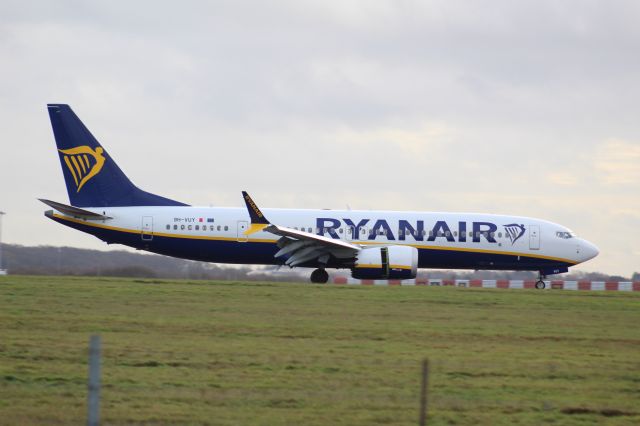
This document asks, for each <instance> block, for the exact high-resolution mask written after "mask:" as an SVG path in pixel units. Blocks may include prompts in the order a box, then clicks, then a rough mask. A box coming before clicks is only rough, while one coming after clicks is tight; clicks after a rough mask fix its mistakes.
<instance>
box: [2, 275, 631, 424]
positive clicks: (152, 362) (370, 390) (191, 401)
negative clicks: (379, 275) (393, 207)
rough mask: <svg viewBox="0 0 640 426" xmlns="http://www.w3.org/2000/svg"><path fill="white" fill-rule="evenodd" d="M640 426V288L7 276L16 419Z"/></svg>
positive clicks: (5, 355)
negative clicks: (98, 359) (97, 344)
mask: <svg viewBox="0 0 640 426" xmlns="http://www.w3.org/2000/svg"><path fill="white" fill-rule="evenodd" d="M92 333H100V334H101V335H102V343H103V363H102V379H103V389H102V400H101V418H102V420H103V421H104V422H105V423H106V424H126V423H147V424H148V423H153V424H175V423H187V424H205V423H206V424H242V425H245V424H251V425H279V424H292V425H294V424H305V425H336V424H343V425H359V424H362V425H371V424H392V425H398V424H407V425H412V424H417V419H418V392H419V389H420V362H421V360H422V359H423V358H425V357H427V358H429V360H430V365H431V377H430V398H429V408H430V413H429V414H430V418H429V420H430V423H429V424H486V425H496V424H504V425H507V424H543V423H549V424H585V425H586V424H611V425H622V424H640V295H637V294H629V293H618V292H615V293H614V292H607V293H605V292H569V291H564V292H563V291H555V290H553V291H533V290H489V289H457V288H441V287H363V286H317V285H309V284H273V283H242V282H225V283H222V282H193V281H192V282H188V281H164V280H126V279H111V278H95V279H90V278H50V277H2V279H0V424H11V425H15V424H34V423H48V424H80V423H83V422H84V421H85V420H84V419H85V418H86V377H87V345H88V341H89V336H90V335H91V334H92Z"/></svg>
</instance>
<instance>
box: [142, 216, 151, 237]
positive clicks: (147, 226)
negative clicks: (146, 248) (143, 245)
mask: <svg viewBox="0 0 640 426" xmlns="http://www.w3.org/2000/svg"><path fill="white" fill-rule="evenodd" d="M151 240H153V216H142V241H151Z"/></svg>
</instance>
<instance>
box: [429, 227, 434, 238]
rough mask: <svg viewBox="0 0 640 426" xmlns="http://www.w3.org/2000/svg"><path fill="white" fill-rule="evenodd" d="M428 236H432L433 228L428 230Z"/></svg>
mask: <svg viewBox="0 0 640 426" xmlns="http://www.w3.org/2000/svg"><path fill="white" fill-rule="evenodd" d="M429 236H430V237H433V229H432V230H431V231H429Z"/></svg>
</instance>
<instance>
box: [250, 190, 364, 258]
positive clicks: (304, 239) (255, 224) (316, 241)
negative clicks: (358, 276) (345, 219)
mask: <svg viewBox="0 0 640 426" xmlns="http://www.w3.org/2000/svg"><path fill="white" fill-rule="evenodd" d="M242 196H243V197H244V201H245V203H246V205H247V210H248V211H249V216H250V217H251V227H250V228H249V229H248V230H247V231H246V232H245V235H251V234H253V233H255V232H258V231H264V232H269V233H271V234H274V235H278V236H280V237H281V238H280V239H279V240H278V247H280V251H278V252H277V253H276V254H275V257H277V258H278V257H285V256H288V257H287V258H286V260H285V262H284V263H285V265H288V266H291V267H294V266H298V265H301V264H303V263H307V262H312V261H314V260H315V261H318V262H319V263H325V264H326V263H327V261H328V260H329V258H330V256H331V255H333V256H335V257H337V258H349V257H353V256H354V255H355V254H356V253H357V252H358V251H360V250H361V247H360V246H358V245H355V244H351V243H348V242H346V241H342V240H337V239H334V238H329V237H325V236H322V235H316V234H312V233H310V232H304V231H298V230H297V229H291V228H287V227H284V226H279V225H275V224H272V223H270V222H269V221H268V220H267V219H266V218H265V216H264V214H262V212H261V211H260V209H259V208H258V206H257V205H256V203H254V202H253V200H252V199H251V197H250V196H249V194H247V192H246V191H243V192H242Z"/></svg>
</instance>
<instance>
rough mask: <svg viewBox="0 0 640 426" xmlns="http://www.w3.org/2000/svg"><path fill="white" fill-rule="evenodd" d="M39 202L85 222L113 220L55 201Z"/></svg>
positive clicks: (40, 199)
mask: <svg viewBox="0 0 640 426" xmlns="http://www.w3.org/2000/svg"><path fill="white" fill-rule="evenodd" d="M38 200H39V201H42V202H43V203H45V204H46V205H48V206H49V207H52V208H53V209H55V210H57V211H59V212H60V213H64V214H66V215H68V216H73V217H75V218H78V219H85V220H106V219H112V218H111V217H109V216H105V215H101V214H99V213H94V212H90V211H89V210H84V209H80V208H78V207H73V206H68V205H66V204H62V203H57V202H55V201H51V200H44V199H42V198H38Z"/></svg>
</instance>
